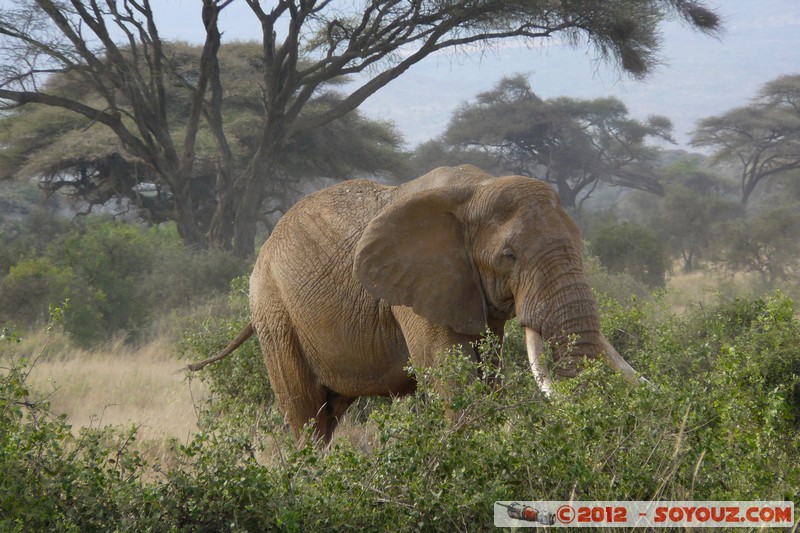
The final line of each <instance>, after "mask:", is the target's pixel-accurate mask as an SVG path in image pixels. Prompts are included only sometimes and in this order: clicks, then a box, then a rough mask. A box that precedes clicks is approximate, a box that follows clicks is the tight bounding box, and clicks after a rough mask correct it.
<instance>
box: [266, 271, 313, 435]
mask: <svg viewBox="0 0 800 533" xmlns="http://www.w3.org/2000/svg"><path fill="white" fill-rule="evenodd" d="M252 311H253V325H254V327H255V330H256V333H257V334H258V339H259V342H260V343H261V349H262V351H263V353H264V363H265V364H266V366H267V372H268V373H269V380H270V384H271V386H272V390H273V392H274V393H275V399H276V400H277V401H278V406H279V408H280V410H281V412H282V413H283V415H284V418H285V420H286V422H287V423H288V424H289V427H290V428H291V430H292V433H293V434H294V436H295V438H298V439H299V438H300V437H301V436H302V430H303V426H304V425H305V424H306V423H307V422H308V421H309V420H311V419H314V420H315V427H314V436H315V438H318V439H325V438H326V435H327V434H328V431H327V420H328V412H327V409H326V403H327V401H328V390H327V389H326V388H325V387H324V386H323V385H322V384H321V383H320V382H319V379H318V378H317V376H316V375H315V374H314V372H313V370H312V368H311V366H310V365H309V364H308V362H307V360H306V357H305V354H304V353H303V348H302V345H301V344H300V342H299V340H298V338H297V334H296V332H295V328H294V326H293V325H292V322H291V319H290V317H289V313H288V312H287V311H286V308H285V307H284V305H283V302H282V301H281V299H280V297H279V295H278V291H277V289H276V287H275V285H274V282H272V280H271V279H269V277H266V276H265V277H264V278H262V283H261V284H260V286H259V287H258V292H257V297H256V298H255V299H254V305H252Z"/></svg>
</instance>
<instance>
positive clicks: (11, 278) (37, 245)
mask: <svg viewBox="0 0 800 533" xmlns="http://www.w3.org/2000/svg"><path fill="white" fill-rule="evenodd" d="M52 222H53V224H54V226H55V227H56V228H59V227H62V228H65V229H63V230H55V229H54V230H51V231H50V232H49V233H46V234H45V236H43V237H34V236H30V235H28V234H27V233H26V231H28V230H30V229H31V228H34V227H35V226H37V224H35V223H34V222H33V221H28V222H27V223H26V224H28V226H23V227H21V228H20V229H19V231H18V232H17V233H16V234H15V235H11V234H8V235H3V236H0V240H4V241H5V242H7V243H9V245H10V246H11V248H10V249H12V250H13V254H10V255H8V257H5V258H3V261H5V262H7V263H8V264H9V267H8V271H7V273H6V275H5V276H3V275H2V273H0V304H2V305H0V322H14V323H16V324H19V325H20V326H27V327H31V326H35V325H37V324H39V323H42V321H43V320H45V319H46V317H47V310H48V308H49V306H50V305H61V304H62V303H63V302H64V301H65V300H66V299H69V300H70V305H69V309H68V310H67V311H66V322H65V324H64V327H65V330H66V331H67V333H69V334H70V335H71V337H72V338H73V340H75V341H76V342H77V343H78V344H80V345H82V346H90V345H93V344H96V343H99V342H102V341H105V340H108V339H110V338H111V337H113V336H114V335H119V334H123V335H127V336H129V337H130V338H131V339H132V340H137V339H140V338H142V337H143V336H144V334H145V333H146V330H147V326H148V324H150V323H151V322H152V321H153V319H154V318H156V317H158V316H161V315H163V314H164V313H165V312H167V311H170V310H172V309H176V308H181V307H186V306H188V305H190V304H192V303H194V302H196V301H198V300H199V299H207V298H209V297H210V296H211V295H214V294H219V293H222V292H225V291H226V290H227V289H228V286H229V282H230V280H231V279H233V278H234V277H236V276H238V275H241V274H242V273H243V272H244V271H245V270H247V268H248V267H247V265H246V264H245V263H243V262H242V261H240V260H237V259H235V258H233V257H231V256H229V255H227V254H224V253H222V252H217V251H195V250H190V249H188V248H187V247H186V246H185V245H183V244H182V243H181V241H180V238H179V237H178V235H177V232H176V230H175V228H174V226H172V225H169V226H167V227H165V228H149V229H148V228H145V227H142V226H139V225H135V224H126V223H122V222H117V221H113V220H110V219H106V218H102V217H89V218H87V219H86V220H84V221H82V222H81V223H79V224H76V225H72V226H66V227H65V225H64V224H63V222H58V221H52ZM59 224H60V226H59ZM26 228H27V230H26ZM12 255H13V257H12Z"/></svg>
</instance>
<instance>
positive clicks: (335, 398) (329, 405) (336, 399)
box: [324, 390, 355, 442]
mask: <svg viewBox="0 0 800 533" xmlns="http://www.w3.org/2000/svg"><path fill="white" fill-rule="evenodd" d="M354 401H355V398H350V397H348V396H342V395H341V394H338V393H335V392H333V391H332V390H328V399H327V402H326V403H325V411H326V416H327V420H326V422H325V436H324V438H325V442H330V441H331V437H332V436H333V430H335V429H336V426H338V425H339V420H341V418H342V417H343V416H344V413H345V411H347V408H348V407H350V405H351V404H352V403H353V402H354Z"/></svg>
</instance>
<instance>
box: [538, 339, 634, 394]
mask: <svg viewBox="0 0 800 533" xmlns="http://www.w3.org/2000/svg"><path fill="white" fill-rule="evenodd" d="M525 348H526V350H527V352H528V361H529V362H530V367H531V372H533V375H534V376H535V377H536V379H537V381H538V382H539V387H540V388H541V390H542V392H544V393H545V394H546V395H548V396H549V395H550V393H551V392H552V390H553V381H552V379H551V377H550V370H549V369H548V368H547V365H546V364H545V361H544V339H543V338H542V334H541V333H539V332H538V331H536V330H535V329H533V328H530V327H527V326H525ZM600 349H601V350H600V353H601V354H602V357H603V360H604V361H605V362H606V363H607V364H608V366H610V367H611V368H612V369H613V370H615V371H617V372H619V373H620V374H622V376H623V377H624V378H625V379H626V380H627V381H628V382H630V383H633V384H639V383H648V381H647V380H646V379H644V378H643V377H641V376H640V375H639V374H638V373H637V372H636V371H635V370H634V369H633V367H631V365H629V364H628V363H627V362H626V361H625V359H623V358H622V356H621V355H620V354H619V352H617V351H616V350H615V349H614V347H613V346H611V343H610V342H609V341H608V339H606V337H605V335H603V334H602V333H600Z"/></svg>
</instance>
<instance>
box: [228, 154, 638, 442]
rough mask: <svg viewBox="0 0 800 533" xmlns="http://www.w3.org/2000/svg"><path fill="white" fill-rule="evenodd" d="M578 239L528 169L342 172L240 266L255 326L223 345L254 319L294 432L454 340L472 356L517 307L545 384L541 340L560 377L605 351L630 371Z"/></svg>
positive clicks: (335, 416) (324, 423)
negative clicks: (392, 176) (359, 175)
mask: <svg viewBox="0 0 800 533" xmlns="http://www.w3.org/2000/svg"><path fill="white" fill-rule="evenodd" d="M581 247H582V241H581V238H580V231H579V229H578V227H577V225H576V224H575V223H574V222H573V220H572V219H571V218H570V217H569V215H568V214H567V213H566V211H565V210H564V209H563V208H562V206H561V204H560V201H559V198H558V195H557V193H556V192H555V191H554V190H553V188H552V187H551V186H550V185H548V184H547V183H545V182H543V181H540V180H538V179H535V178H530V177H523V176H502V177H495V176H492V175H490V174H488V173H486V172H484V171H482V170H481V169H479V168H477V167H474V166H470V165H462V166H457V167H441V168H437V169H435V170H433V171H431V172H429V173H428V174H425V175H424V176H422V177H419V178H417V179H415V180H412V181H409V182H406V183H404V184H401V185H398V186H388V185H380V184H377V183H374V182H372V181H368V180H351V181H345V182H342V183H339V184H337V185H334V186H332V187H330V188H327V189H323V190H321V191H318V192H316V193H312V194H310V195H308V196H306V197H305V198H303V199H302V200H300V201H299V202H298V203H297V204H296V205H295V206H294V207H292V208H291V209H289V210H288V211H287V212H286V214H285V215H284V216H283V217H282V218H281V219H280V221H279V222H278V224H277V225H276V226H275V228H274V230H273V232H272V234H271V235H270V237H269V238H268V239H267V241H266V242H265V243H264V245H263V247H262V248H261V251H260V253H259V255H258V258H257V260H256V263H255V267H254V269H253V272H252V276H251V278H250V310H251V324H249V325H248V326H247V327H246V328H245V330H244V331H243V332H242V333H241V334H240V335H239V338H238V339H237V341H235V342H234V343H232V345H231V346H229V347H228V348H227V349H226V351H225V352H223V354H220V355H221V356H224V355H227V353H229V352H230V351H232V349H235V346H238V344H240V343H241V342H243V339H246V338H247V337H248V336H250V335H251V334H252V333H253V332H255V334H256V335H257V336H258V339H259V342H260V344H261V348H262V351H263V354H264V360H265V363H266V367H267V371H268V374H269V378H270V382H271V385H272V388H273V390H274V393H275V397H276V399H277V402H278V406H279V408H280V409H281V411H282V413H283V414H284V416H285V420H286V421H287V423H288V425H289V426H290V428H291V430H292V431H293V433H294V434H295V436H299V435H300V434H301V431H302V428H303V426H304V425H305V424H306V423H307V422H308V421H310V420H313V424H314V436H315V438H317V439H320V440H322V441H324V442H326V443H327V442H329V441H330V439H331V436H332V434H333V431H334V429H335V428H336V425H337V423H338V420H339V419H340V418H341V417H342V415H343V414H344V412H345V410H346V409H347V407H348V406H349V405H350V404H351V403H352V402H353V401H354V400H355V399H357V398H358V397H361V396H372V395H387V396H388V395H403V394H408V393H410V392H413V391H414V390H415V386H416V383H415V381H414V379H413V378H412V377H411V376H410V375H409V373H408V371H407V365H408V363H409V361H412V362H414V363H415V364H417V365H422V366H424V367H427V366H430V365H433V364H434V363H435V361H436V357H437V354H440V353H442V352H443V351H445V350H448V349H451V348H452V347H453V346H454V345H461V346H462V347H463V348H464V350H465V351H467V352H468V353H471V354H472V355H473V356H476V355H475V354H474V350H473V348H472V347H471V346H472V344H473V343H474V342H475V341H477V340H478V339H479V338H480V336H481V335H482V334H484V333H485V332H486V330H487V328H488V329H489V330H491V331H492V332H494V333H496V334H498V335H500V336H502V332H503V327H504V324H505V322H506V321H508V320H510V319H512V318H514V317H516V318H517V320H518V321H519V323H520V324H521V326H522V327H523V328H524V330H525V338H526V347H527V351H528V358H529V361H530V366H531V370H532V371H533V373H534V375H535V376H536V378H537V380H538V382H539V385H540V388H541V389H542V390H543V392H545V393H546V394H550V392H551V390H552V387H553V385H552V378H551V375H550V372H549V371H548V368H547V367H546V366H545V364H544V363H543V352H544V348H543V346H544V341H545V340H546V341H548V342H549V343H550V345H551V347H552V348H553V354H554V355H553V359H554V368H553V373H555V375H556V376H559V377H571V376H574V375H576V374H577V373H578V372H579V371H580V369H581V368H582V367H583V364H584V357H586V358H590V359H597V358H601V359H603V360H605V361H606V362H607V363H608V364H609V366H610V367H611V368H613V369H615V370H617V371H619V372H620V373H621V374H622V375H623V376H624V377H625V378H626V379H627V380H628V381H630V382H632V383H637V382H638V381H639V380H640V379H642V378H640V377H639V375H638V374H637V373H636V371H635V370H634V369H633V368H632V367H631V366H630V365H629V364H628V363H627V362H625V360H624V359H623V358H622V357H621V356H620V355H619V354H618V353H617V352H616V350H614V348H613V347H612V346H611V344H610V343H609V341H608V340H607V339H606V338H605V336H604V335H603V333H602V332H601V331H600V318H599V314H598V305H597V302H596V300H595V297H594V294H593V292H592V290H591V288H590V286H589V283H588V281H587V278H586V274H585V272H584V268H583V264H582V258H581ZM237 342H238V344H237ZM470 350H473V351H472V352H470ZM226 352H227V353H226Z"/></svg>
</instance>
